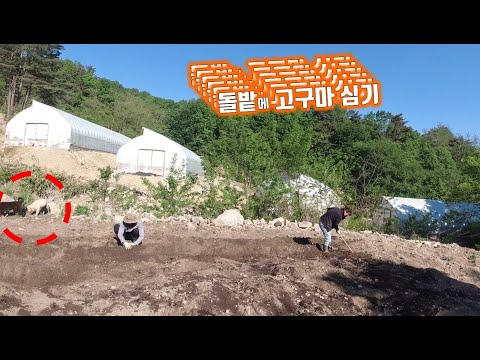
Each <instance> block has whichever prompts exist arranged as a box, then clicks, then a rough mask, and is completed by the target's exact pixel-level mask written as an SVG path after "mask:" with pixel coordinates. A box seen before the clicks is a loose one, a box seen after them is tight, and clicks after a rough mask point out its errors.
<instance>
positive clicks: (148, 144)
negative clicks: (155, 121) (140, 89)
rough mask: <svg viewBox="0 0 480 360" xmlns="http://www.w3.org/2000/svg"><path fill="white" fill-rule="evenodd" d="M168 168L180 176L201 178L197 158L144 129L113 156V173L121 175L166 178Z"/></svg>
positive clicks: (199, 162)
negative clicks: (116, 171)
mask: <svg viewBox="0 0 480 360" xmlns="http://www.w3.org/2000/svg"><path fill="white" fill-rule="evenodd" d="M174 159H175V160H174ZM172 165H174V168H175V169H176V170H177V171H180V172H181V174H182V175H187V174H194V175H202V174H203V167H202V159H201V158H200V156H198V155H197V154H195V153H194V152H192V151H190V150H188V149H187V148H185V147H183V146H182V145H180V144H178V143H176V142H175V141H173V140H171V139H169V138H167V137H166V136H163V135H161V134H159V133H156V132H154V131H152V130H149V129H147V128H143V135H141V136H138V137H136V138H134V139H132V140H130V141H129V142H128V143H126V144H125V145H123V146H122V147H121V148H120V149H119V150H118V153H117V169H118V170H119V171H123V172H129V173H145V174H154V175H160V176H168V175H169V173H170V168H171V167H172Z"/></svg>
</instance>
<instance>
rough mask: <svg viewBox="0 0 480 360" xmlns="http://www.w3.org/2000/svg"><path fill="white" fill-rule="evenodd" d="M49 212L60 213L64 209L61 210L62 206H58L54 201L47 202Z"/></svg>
mask: <svg viewBox="0 0 480 360" xmlns="http://www.w3.org/2000/svg"><path fill="white" fill-rule="evenodd" d="M47 208H48V212H49V213H50V214H52V215H55V216H57V215H60V214H61V213H62V211H61V210H60V206H58V205H57V204H56V203H54V202H53V201H52V202H50V203H48V204H47Z"/></svg>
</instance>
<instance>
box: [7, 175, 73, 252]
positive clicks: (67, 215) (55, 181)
mask: <svg viewBox="0 0 480 360" xmlns="http://www.w3.org/2000/svg"><path fill="white" fill-rule="evenodd" d="M29 176H32V172H31V171H23V172H20V173H18V174H16V175H13V176H12V177H11V178H10V180H11V181H12V182H15V181H17V180H20V179H23V178H26V177H29ZM45 179H47V180H48V181H50V182H51V183H53V184H54V185H55V186H56V187H57V188H58V189H59V190H62V189H63V188H64V186H63V184H62V182H61V181H60V180H58V179H57V178H56V177H55V176H53V175H51V174H46V175H45ZM3 194H4V193H3V192H2V191H0V201H2V197H3ZM71 214H72V204H71V203H70V202H66V203H65V216H64V217H63V222H64V223H66V224H68V222H69V221H70V215H71ZM3 233H4V234H5V235H6V236H7V237H9V238H10V239H11V240H13V241H15V242H17V243H19V244H20V243H21V242H22V241H23V239H22V238H21V237H20V236H18V235H15V234H14V233H13V232H11V231H10V230H9V229H8V228H5V230H3ZM56 238H57V235H56V234H55V233H51V234H50V235H48V236H46V237H44V238H41V239H37V240H36V242H37V245H43V244H47V243H49V242H51V241H53V240H55V239H56Z"/></svg>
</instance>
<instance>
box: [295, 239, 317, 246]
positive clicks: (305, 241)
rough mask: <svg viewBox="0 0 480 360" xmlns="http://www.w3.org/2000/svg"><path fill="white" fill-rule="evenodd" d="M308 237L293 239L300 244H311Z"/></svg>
mask: <svg viewBox="0 0 480 360" xmlns="http://www.w3.org/2000/svg"><path fill="white" fill-rule="evenodd" d="M310 239H311V238H309V237H294V238H293V241H295V242H296V243H297V244H300V245H313V243H312V241H311V240H310Z"/></svg>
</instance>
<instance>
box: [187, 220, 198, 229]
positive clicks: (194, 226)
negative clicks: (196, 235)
mask: <svg viewBox="0 0 480 360" xmlns="http://www.w3.org/2000/svg"><path fill="white" fill-rule="evenodd" d="M196 228H197V226H196V225H193V224H192V223H191V222H189V223H187V229H188V230H193V229H196Z"/></svg>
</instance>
